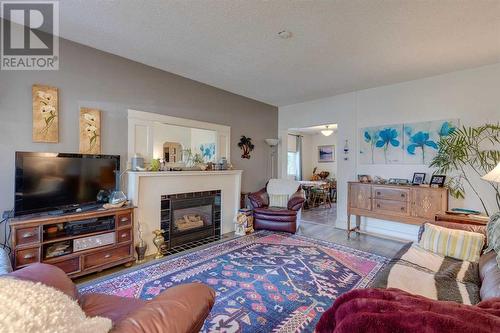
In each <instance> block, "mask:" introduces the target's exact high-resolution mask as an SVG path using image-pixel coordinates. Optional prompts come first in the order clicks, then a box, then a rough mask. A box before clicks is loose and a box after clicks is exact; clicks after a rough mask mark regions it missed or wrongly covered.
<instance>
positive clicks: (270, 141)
mask: <svg viewBox="0 0 500 333" xmlns="http://www.w3.org/2000/svg"><path fill="white" fill-rule="evenodd" d="M279 142H280V140H279V139H266V143H267V145H268V146H269V147H271V178H274V157H275V156H276V148H275V147H277V146H278V143H279Z"/></svg>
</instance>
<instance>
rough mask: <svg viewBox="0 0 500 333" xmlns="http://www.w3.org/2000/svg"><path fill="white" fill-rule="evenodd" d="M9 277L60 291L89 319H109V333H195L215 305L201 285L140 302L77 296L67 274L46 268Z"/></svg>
mask: <svg viewBox="0 0 500 333" xmlns="http://www.w3.org/2000/svg"><path fill="white" fill-rule="evenodd" d="M8 276H10V277H13V278H16V279H22V280H29V281H33V282H41V283H43V284H44V285H46V286H49V287H52V288H55V289H58V290H60V291H62V292H63V293H65V294H66V295H68V296H69V297H70V298H72V299H73V300H76V301H78V303H79V304H80V306H81V308H82V309H83V311H84V312H85V314H86V315H87V316H88V317H94V316H101V317H106V318H109V319H111V320H112V321H113V329H112V330H111V333H153V332H158V333H162V332H165V333H167V332H168V333H197V332H199V331H200V329H201V327H202V326H203V323H204V322H205V319H206V318H207V316H208V315H209V313H210V310H211V309H212V306H213V305H214V302H215V292H214V290H212V289H211V288H210V287H208V286H206V285H204V284H201V283H187V284H183V285H179V286H175V287H172V288H168V289H167V290H165V291H164V292H162V293H161V294H160V295H158V296H157V297H156V298H155V299H153V300H150V301H143V300H140V299H135V298H126V297H119V296H113V295H106V294H85V295H80V294H79V293H78V290H77V289H76V286H75V284H74V283H73V282H72V281H71V279H70V278H68V277H67V276H66V273H64V272H63V271H62V270H61V269H60V268H58V267H56V266H52V265H47V264H40V263H36V264H32V265H30V266H27V267H25V268H23V269H20V270H18V271H15V272H12V273H10V274H8Z"/></svg>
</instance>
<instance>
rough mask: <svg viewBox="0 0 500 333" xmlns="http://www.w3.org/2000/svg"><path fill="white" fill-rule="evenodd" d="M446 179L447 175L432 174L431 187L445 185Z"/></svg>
mask: <svg viewBox="0 0 500 333" xmlns="http://www.w3.org/2000/svg"><path fill="white" fill-rule="evenodd" d="M445 180H446V176H445V175H432V177H431V182H430V186H431V187H443V186H444V181H445Z"/></svg>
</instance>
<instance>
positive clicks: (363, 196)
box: [349, 183, 372, 210]
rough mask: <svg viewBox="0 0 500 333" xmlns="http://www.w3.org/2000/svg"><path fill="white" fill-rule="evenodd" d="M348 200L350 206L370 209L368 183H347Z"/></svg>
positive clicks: (370, 189) (370, 188)
mask: <svg viewBox="0 0 500 333" xmlns="http://www.w3.org/2000/svg"><path fill="white" fill-rule="evenodd" d="M349 186H350V189H349V202H350V207H351V208H357V209H364V210H372V200H371V192H372V186H371V185H370V184H356V183H353V184H349Z"/></svg>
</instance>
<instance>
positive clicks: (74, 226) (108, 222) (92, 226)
mask: <svg viewBox="0 0 500 333" xmlns="http://www.w3.org/2000/svg"><path fill="white" fill-rule="evenodd" d="M114 228H115V218H114V216H104V217H98V218H93V219H85V220H79V221H72V222H68V223H66V225H65V226H64V231H65V232H66V234H67V235H70V236H77V235H82V234H89V233H92V232H99V231H105V230H113V229H114Z"/></svg>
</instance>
